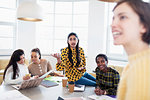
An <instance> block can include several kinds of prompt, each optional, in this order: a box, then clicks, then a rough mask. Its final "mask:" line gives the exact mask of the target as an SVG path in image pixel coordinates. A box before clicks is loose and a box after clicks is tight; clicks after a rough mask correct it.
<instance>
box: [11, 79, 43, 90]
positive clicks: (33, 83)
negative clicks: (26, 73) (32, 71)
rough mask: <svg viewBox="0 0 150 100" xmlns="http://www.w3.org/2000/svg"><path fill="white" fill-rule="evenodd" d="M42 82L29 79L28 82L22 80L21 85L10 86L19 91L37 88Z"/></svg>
mask: <svg viewBox="0 0 150 100" xmlns="http://www.w3.org/2000/svg"><path fill="white" fill-rule="evenodd" d="M42 80H43V78H37V79H29V80H24V81H23V82H22V83H21V84H15V85H11V86H12V87H13V88H15V89H17V90H21V89H26V88H31V87H36V86H39V85H40V84H41V82H42Z"/></svg>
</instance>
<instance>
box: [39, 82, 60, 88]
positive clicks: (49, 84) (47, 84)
mask: <svg viewBox="0 0 150 100" xmlns="http://www.w3.org/2000/svg"><path fill="white" fill-rule="evenodd" d="M41 85H43V86H45V87H47V88H48V87H52V86H57V85H59V84H58V83H56V82H53V81H49V80H44V81H42V82H41Z"/></svg>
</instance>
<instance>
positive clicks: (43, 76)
mask: <svg viewBox="0 0 150 100" xmlns="http://www.w3.org/2000/svg"><path fill="white" fill-rule="evenodd" d="M53 72H54V71H53V70H50V71H48V72H47V73H45V74H44V75H42V76H40V77H39V78H45V77H46V76H47V75H49V74H50V73H53Z"/></svg>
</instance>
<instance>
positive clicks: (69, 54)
mask: <svg viewBox="0 0 150 100" xmlns="http://www.w3.org/2000/svg"><path fill="white" fill-rule="evenodd" d="M72 35H74V36H75V37H76V38H77V39H78V43H77V45H76V53H77V55H76V59H77V64H76V67H78V66H79V64H80V62H81V60H80V55H79V38H78V36H77V34H76V33H74V32H71V33H70V34H69V35H68V38H67V41H69V37H70V36H72ZM68 49H69V52H68V58H69V61H70V62H71V64H72V66H73V59H72V51H71V48H70V44H69V42H68Z"/></svg>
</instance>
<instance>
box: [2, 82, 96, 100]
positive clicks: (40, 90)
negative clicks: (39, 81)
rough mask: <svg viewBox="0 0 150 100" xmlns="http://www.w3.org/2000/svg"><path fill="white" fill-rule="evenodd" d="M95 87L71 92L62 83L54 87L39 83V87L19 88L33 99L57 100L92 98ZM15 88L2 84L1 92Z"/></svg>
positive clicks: (87, 99)
mask: <svg viewBox="0 0 150 100" xmlns="http://www.w3.org/2000/svg"><path fill="white" fill-rule="evenodd" d="M94 89H95V88H94V87H90V86H86V87H85V91H84V92H73V93H70V92H69V91H68V88H66V87H62V84H61V83H59V85H58V86H53V87H48V88H46V87H44V86H42V85H39V86H38V87H33V88H28V89H23V90H19V91H20V92H21V93H22V94H23V95H25V96H27V97H28V98H30V99H31V100H57V99H58V97H59V96H60V97H63V98H69V97H84V98H86V100H91V99H89V98H88V96H89V95H93V94H95V93H94ZM10 90H15V89H14V88H13V87H11V86H9V85H7V86H6V85H1V86H0V94H1V93H2V92H6V91H10Z"/></svg>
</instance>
